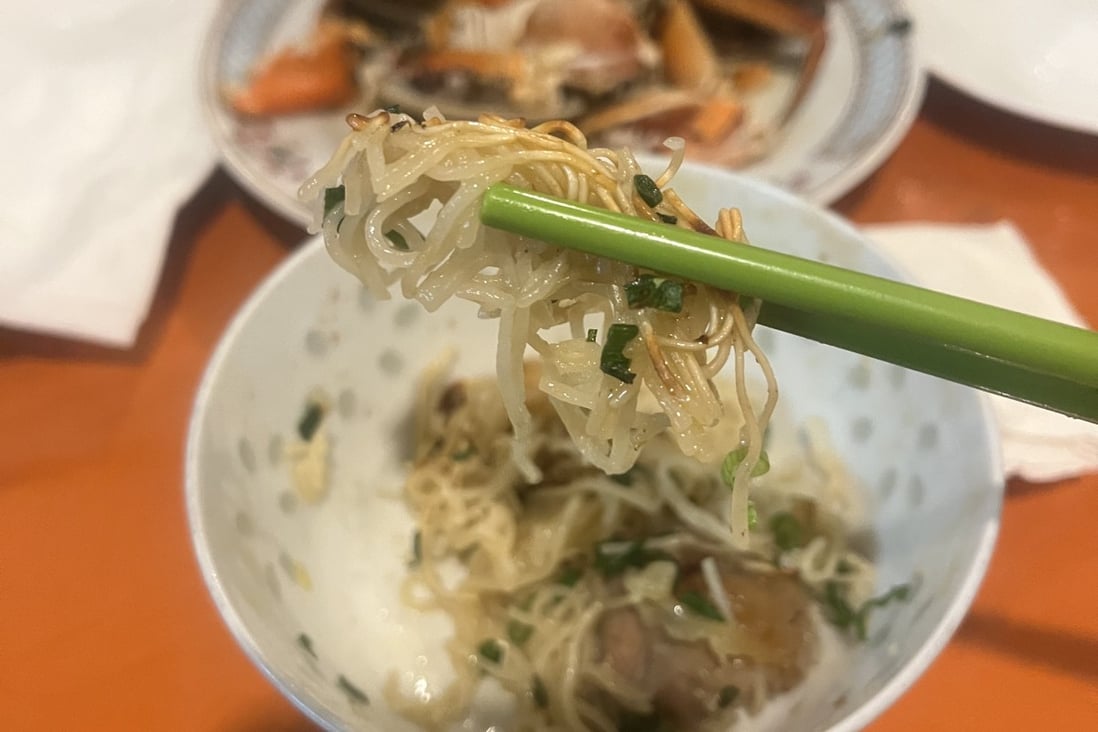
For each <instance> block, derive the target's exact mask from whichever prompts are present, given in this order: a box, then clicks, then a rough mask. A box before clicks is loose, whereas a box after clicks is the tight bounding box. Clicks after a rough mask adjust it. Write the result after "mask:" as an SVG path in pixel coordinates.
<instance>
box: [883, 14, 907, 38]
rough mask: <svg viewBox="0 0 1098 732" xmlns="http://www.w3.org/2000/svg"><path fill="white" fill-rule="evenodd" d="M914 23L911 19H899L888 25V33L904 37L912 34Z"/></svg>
mask: <svg viewBox="0 0 1098 732" xmlns="http://www.w3.org/2000/svg"><path fill="white" fill-rule="evenodd" d="M912 25H913V24H912V22H911V19H910V18H897V19H896V20H894V21H892V22H891V23H889V24H888V32H889V33H895V34H896V35H898V36H904V35H907V34H908V33H910V32H911V26H912Z"/></svg>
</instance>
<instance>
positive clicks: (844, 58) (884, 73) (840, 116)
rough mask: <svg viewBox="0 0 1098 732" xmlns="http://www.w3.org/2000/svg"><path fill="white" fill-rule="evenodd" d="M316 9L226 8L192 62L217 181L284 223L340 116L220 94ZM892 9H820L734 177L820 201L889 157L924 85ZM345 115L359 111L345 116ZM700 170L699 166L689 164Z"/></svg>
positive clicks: (255, 0)
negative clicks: (792, 104) (266, 109)
mask: <svg viewBox="0 0 1098 732" xmlns="http://www.w3.org/2000/svg"><path fill="white" fill-rule="evenodd" d="M316 7H317V5H316V3H315V2H310V3H300V2H298V3H294V2H290V0H227V1H226V2H225V3H224V5H223V6H222V9H221V12H220V13H219V14H218V17H217V18H216V20H215V21H214V23H213V25H212V27H211V29H210V33H209V36H208V38H207V42H206V48H205V49H204V53H203V60H202V64H203V69H202V80H203V81H202V85H203V96H204V106H205V111H206V119H207V122H208V123H209V126H210V129H211V132H212V134H213V137H214V140H215V141H216V143H217V146H218V148H219V149H220V151H221V154H222V156H223V158H224V160H225V163H226V167H227V168H228V170H229V172H230V173H231V174H232V175H233V177H234V178H236V179H237V181H238V182H240V183H241V185H243V186H244V187H245V188H247V189H248V190H249V191H250V192H251V193H252V194H253V195H255V196H256V197H257V198H259V199H260V200H261V201H263V202H264V203H265V204H267V205H268V206H270V207H271V208H273V209H274V210H276V211H278V212H279V213H280V214H282V215H283V216H285V217H287V218H288V219H290V220H292V221H295V222H297V223H298V224H301V225H302V226H304V225H306V224H308V222H309V220H310V218H309V214H308V212H307V210H306V208H305V206H304V205H302V204H301V203H300V202H299V201H298V200H297V189H298V186H300V184H301V183H302V181H304V179H305V178H306V177H307V176H309V175H310V174H311V173H312V172H314V171H315V170H317V169H318V168H319V167H320V166H321V165H323V164H324V163H325V162H327V160H328V157H329V155H330V154H331V152H332V151H334V149H335V147H336V145H337V144H338V142H339V140H340V139H341V138H342V137H343V135H344V134H345V132H346V129H347V128H346V125H345V124H344V122H343V119H344V117H345V116H346V114H347V112H350V111H356V107H354V106H351V107H348V108H347V109H344V110H336V111H329V112H323V113H314V114H303V115H297V116H292V117H279V118H270V119H258V120H256V119H242V118H239V117H238V116H237V115H235V114H234V113H233V112H232V110H230V109H229V108H228V106H227V105H226V104H225V103H224V101H223V97H222V90H223V89H224V88H226V87H227V86H229V85H233V84H241V83H242V82H243V81H244V80H245V79H246V78H247V74H248V72H249V70H250V69H251V68H252V66H253V65H254V63H255V62H256V60H257V59H259V58H262V57H263V56H264V55H265V54H267V53H270V52H272V51H274V50H275V49H278V48H281V47H283V46H284V45H285V44H286V42H287V41H288V40H289V39H293V38H295V37H300V36H302V35H303V34H304V33H305V32H307V31H308V30H309V29H311V27H312V22H313V18H314V17H315V12H316ZM906 18H907V13H906V10H905V8H904V6H903V4H902V3H901V2H899V0H884V1H882V0H832V2H831V3H830V5H829V10H828V48H827V51H826V52H825V54H824V57H823V59H822V61H821V64H820V67H819V71H818V74H817V77H816V79H815V81H814V82H813V85H812V87H811V89H810V90H809V92H808V93H807V95H806V96H805V98H804V101H803V102H802V104H801V105H800V107H799V108H798V110H797V111H796V113H795V114H794V115H793V116H792V117H791V119H790V120H789V121H788V122H787V123H786V125H785V126H784V128H783V129H782V131H781V132H780V137H779V140H778V141H777V143H776V144H775V145H774V147H773V149H772V150H771V152H770V153H769V154H768V155H767V156H766V157H764V158H763V159H761V160H759V161H757V162H756V163H754V164H752V165H750V166H748V167H747V168H744V169H743V171H742V172H744V173H747V174H749V175H753V176H756V177H759V178H761V179H763V180H766V181H767V182H770V183H773V184H776V185H778V186H780V187H782V188H785V189H787V190H790V191H792V192H794V193H797V194H799V195H802V196H804V197H805V198H808V199H810V200H812V201H814V202H816V203H821V204H828V203H831V202H832V201H834V200H836V199H837V198H839V197H840V196H842V195H843V194H844V193H846V192H847V191H849V190H851V189H852V188H853V187H854V186H856V185H858V184H859V183H861V182H862V181H863V180H864V179H865V178H866V177H868V176H869V174H870V173H872V172H873V171H874V170H876V168H877V167H878V166H880V165H881V163H883V162H884V160H885V159H886V158H887V157H888V156H889V155H890V154H891V152H892V151H893V150H894V149H895V147H896V146H897V145H898V144H899V142H900V140H901V139H903V136H904V134H905V133H906V132H907V130H908V128H909V127H910V126H911V123H912V122H913V121H914V119H915V116H916V114H917V113H918V110H919V106H920V104H921V102H922V96H923V90H924V77H923V73H922V70H921V67H920V66H919V65H918V63H917V59H916V54H915V52H914V44H913V41H912V37H911V33H910V28H908V27H907V26H906V25H905V24H904V23H903V22H902V21H903V20H904V19H906ZM357 111H362V110H361V109H357ZM699 162H704V161H699Z"/></svg>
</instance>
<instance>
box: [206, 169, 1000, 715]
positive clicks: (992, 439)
mask: <svg viewBox="0 0 1098 732" xmlns="http://www.w3.org/2000/svg"><path fill="white" fill-rule="evenodd" d="M653 169H654V168H653ZM675 187H676V189H677V190H678V191H679V192H680V194H681V195H682V196H683V198H684V199H685V200H686V201H688V202H690V203H691V205H693V206H694V207H695V208H696V209H697V210H698V211H699V212H700V213H701V214H702V215H703V216H704V217H706V218H709V219H710V220H712V218H713V217H714V216H715V214H716V212H717V210H718V208H720V207H722V206H728V205H735V206H738V207H740V208H741V209H742V210H743V213H744V220H745V222H746V226H747V230H748V235H749V236H750V237H751V238H752V239H753V240H754V241H755V242H757V243H759V242H765V243H766V245H767V246H769V247H772V248H776V249H782V250H784V251H787V252H789V253H792V254H796V255H799V256H802V257H808V258H812V259H818V260H822V261H826V262H829V263H831V264H835V265H838V266H842V267H847V268H851V269H856V270H860V271H864V272H868V273H870V274H874V275H879V276H884V277H892V278H896V279H904V276H903V275H902V273H901V272H899V271H898V270H897V268H896V267H895V266H894V265H892V264H890V263H889V262H888V261H887V260H886V259H885V258H884V257H883V256H881V254H879V253H878V252H877V251H875V250H874V249H873V247H872V245H871V244H870V243H869V242H868V241H867V240H866V239H865V238H864V237H863V236H862V235H861V234H860V233H858V231H857V230H856V229H854V228H853V227H852V226H850V225H849V224H847V223H846V222H844V221H842V220H841V219H839V218H838V217H836V216H834V215H832V214H830V213H828V212H825V211H823V210H821V209H819V208H816V207H814V206H812V205H810V204H808V203H806V202H804V201H802V200H799V199H797V198H795V197H793V196H792V195H789V194H786V193H782V192H780V191H778V190H777V189H774V188H770V187H768V186H766V185H763V184H760V183H758V182H754V181H752V180H750V179H747V178H742V177H738V176H736V175H734V174H731V173H728V172H726V171H721V170H717V169H710V168H706V167H702V166H694V165H691V166H687V167H685V168H684V169H683V170H682V171H681V172H680V174H679V175H678V176H677V178H676V179H675ZM757 336H758V339H759V341H760V343H761V345H762V346H763V347H764V349H765V350H766V351H767V352H768V354H769V356H770V357H771V359H772V361H773V365H774V368H775V370H776V373H777V376H778V380H779V384H780V388H781V393H782V404H783V407H782V410H783V415H784V418H786V419H789V420H791V421H792V422H793V423H802V422H804V421H806V420H809V419H817V420H821V421H822V422H823V423H824V424H825V425H826V429H827V432H828V434H829V435H830V439H831V441H832V443H833V445H834V447H835V449H836V450H837V452H838V454H839V455H841V456H842V458H843V460H844V461H845V462H846V464H847V465H848V466H849V468H850V470H851V471H852V473H853V475H854V477H855V479H856V482H857V485H858V490H859V491H860V492H861V493H862V494H863V495H862V498H864V500H865V503H866V505H867V506H868V516H869V519H868V523H869V530H870V531H871V532H872V534H873V537H874V546H875V549H874V556H873V560H874V561H875V563H876V565H877V570H878V571H877V583H878V585H879V588H880V589H882V590H883V589H886V588H888V587H891V586H893V585H895V584H898V583H903V582H911V581H912V580H913V579H914V580H915V590H914V592H913V593H912V595H911V597H910V598H909V599H908V601H906V602H904V603H900V604H897V605H895V606H892V607H890V608H889V609H888V611H887V612H885V613H882V614H881V616H880V619H879V622H878V621H875V623H874V626H873V631H872V632H871V633H870V636H869V638H868V640H867V641H866V642H864V643H861V644H857V645H855V646H852V647H851V648H849V649H847V650H846V652H844V654H843V655H842V658H841V659H839V661H838V662H835V663H833V664H832V665H831V666H829V667H828V669H827V672H826V673H821V674H816V676H815V681H814V683H813V684H806V685H804V686H803V687H802V688H799V689H798V690H796V691H794V692H792V693H790V694H787V695H786V697H784V698H782V699H779V700H776V701H775V702H773V703H772V704H771V705H770V707H768V708H767V709H766V710H764V712H763V714H762V715H760V716H759V717H757V718H753V719H750V720H744V723H743V724H738V725H737V729H751V728H754V729H781V730H825V729H826V730H853V729H859V728H861V727H864V726H865V725H866V724H868V723H869V721H871V720H872V719H873V718H874V717H876V716H877V715H878V714H880V713H881V712H882V711H883V710H884V709H885V708H886V707H887V706H888V705H889V704H890V703H891V702H893V701H894V700H895V699H896V698H897V697H898V696H899V695H900V694H902V693H903V692H904V690H905V689H907V688H908V687H909V686H910V685H911V684H912V683H913V682H914V680H915V679H916V678H917V677H918V676H919V675H920V674H921V673H922V672H923V671H924V670H925V669H926V668H927V666H928V665H929V664H930V663H931V661H932V660H933V659H934V657H935V656H936V655H937V654H938V653H939V651H940V650H941V649H942V648H943V647H944V645H945V644H946V643H947V642H948V640H949V638H950V636H951V634H952V633H953V631H954V630H955V629H956V627H957V626H958V624H959V623H960V622H961V619H962V618H963V616H964V614H965V613H966V611H967V609H968V607H969V605H970V603H971V601H972V598H973V596H974V595H975V592H976V590H977V587H978V585H979V583H980V580H981V579H982V577H983V574H984V571H985V569H986V567H987V564H988V561H989V559H990V555H991V552H992V548H993V545H994V542H995V536H996V532H997V529H998V521H999V512H1000V508H1001V502H1002V491H1003V477H1002V467H1001V464H1000V459H999V452H998V441H997V439H998V438H997V434H996V431H995V428H994V426H993V422H992V420H991V419H990V417H989V412H988V410H987V408H986V405H985V403H984V399H983V398H982V397H981V396H980V395H979V394H977V393H976V392H973V391H971V390H969V389H966V388H963V387H961V386H958V385H955V384H951V383H948V382H945V381H942V380H939V379H936V378H932V377H929V376H926V375H923V374H919V373H915V372H912V371H907V370H905V369H902V368H900V367H897V366H893V365H890V364H887V363H883V362H879V361H875V360H872V359H868V358H865V357H863V356H859V355H856V354H852V353H848V352H845V351H841V350H838V349H834V348H830V347H826V346H822V345H820V344H817V343H813V342H811V341H808V340H804V339H800V338H797V337H794V336H790V335H787V334H783V333H779V332H774V331H769V330H767V329H765V328H761V327H760V328H759V329H758V330H757ZM495 339H496V324H495V322H494V321H491V320H484V319H479V318H477V317H476V310H475V307H473V306H472V305H470V304H468V303H465V302H461V301H453V302H450V303H447V304H445V305H444V306H443V307H442V308H440V309H439V310H438V311H437V312H434V313H427V312H425V311H424V310H423V308H422V307H421V306H420V305H419V304H417V303H414V302H408V301H405V300H402V299H400V298H399V297H394V298H393V299H389V300H378V299H376V298H374V297H373V296H371V295H370V294H369V293H368V292H366V291H365V290H364V289H363V288H362V286H361V285H360V284H359V283H358V282H357V281H356V280H354V279H353V278H352V277H351V276H350V275H348V274H346V273H345V272H343V271H342V270H340V269H339V268H338V267H337V266H336V265H335V264H334V263H333V262H332V261H331V260H330V259H329V258H328V257H327V255H326V253H325V251H324V246H323V243H322V242H320V241H319V240H312V241H310V242H308V243H307V244H306V245H304V246H302V247H301V248H300V249H298V250H297V251H296V252H295V253H294V254H292V255H291V256H290V257H289V258H288V259H287V260H286V261H285V262H284V263H283V264H282V265H281V266H280V267H279V268H278V269H277V270H276V271H275V272H274V273H273V274H272V275H271V276H270V277H269V278H268V279H267V280H266V281H265V282H264V283H263V284H262V285H261V286H260V287H259V288H258V289H257V291H256V292H255V293H254V294H253V295H252V296H251V298H250V299H249V300H248V301H247V303H246V304H245V305H244V306H243V307H242V308H241V310H240V312H239V313H238V314H237V315H236V317H235V319H234V320H233V321H232V323H231V325H230V326H229V327H228V329H227V331H226V332H225V334H224V336H223V337H222V339H221V342H220V344H219V346H218V347H217V349H216V351H215V353H214V355H213V356H212V358H211V360H210V363H209V366H208V368H207V370H206V373H205V376H204V378H203V380H202V384H201V386H200V388H199V391H198V394H197V397H196V401H195V406H194V411H193V416H192V421H191V425H190V431H189V437H188V444H187V451H186V461H185V463H186V464H185V492H186V505H187V511H188V515H189V520H190V527H191V535H192V538H193V543H194V548H195V552H196V555H197V558H198V563H199V565H200V568H201V570H202V573H203V575H204V576H205V579H206V583H207V586H208V589H209V591H210V594H211V596H212V598H213V600H214V603H215V604H216V606H217V609H218V610H219V612H220V613H221V615H222V617H223V618H224V621H225V623H226V624H227V625H228V627H229V629H230V630H231V631H232V633H233V635H234V636H235V638H236V640H237V641H238V642H239V644H240V646H241V648H242V649H243V650H244V652H245V653H246V654H247V655H248V656H249V657H250V658H251V659H252V660H253V661H254V662H255V664H256V665H257V666H258V667H259V668H260V669H261V670H262V671H263V672H264V673H265V674H266V675H267V676H268V677H269V678H270V680H271V681H272V682H273V683H274V684H275V685H276V686H277V687H278V688H279V689H280V690H282V691H283V692H284V693H285V694H286V695H287V696H288V697H289V698H290V699H291V700H293V701H294V703H295V704H297V705H298V706H299V707H300V708H301V709H302V710H303V711H304V712H305V713H306V714H308V715H309V716H310V717H311V718H312V719H313V720H315V721H316V722H317V723H319V724H320V725H322V726H324V727H326V728H329V729H348V730H349V729H364V730H385V731H387V732H389V731H392V732H400V731H401V730H413V729H415V728H414V727H413V726H411V725H409V724H408V723H407V722H406V721H405V720H403V719H402V718H400V717H399V716H397V715H396V714H394V713H393V712H392V711H391V710H390V709H389V708H388V707H387V705H386V703H385V695H384V693H383V691H382V689H383V688H384V686H385V684H386V680H387V679H388V678H389V677H390V674H393V673H396V674H397V676H396V678H397V679H398V681H401V683H406V682H408V681H409V680H412V679H414V678H417V674H420V673H426V672H437V674H440V675H441V677H445V669H439V668H438V664H445V657H444V654H443V652H442V645H443V643H444V641H445V639H446V636H447V633H448V625H447V621H446V619H445V618H443V617H438V616H435V615H431V614H424V613H419V612H417V611H413V610H411V609H408V608H406V607H404V606H403V605H401V603H400V600H399V586H400V582H401V578H402V577H403V575H404V572H405V571H406V565H407V562H408V559H409V556H410V537H411V535H412V524H411V519H410V517H409V515H408V514H407V512H406V510H405V509H404V507H403V504H402V503H401V501H400V497H399V496H400V487H401V483H402V479H403V476H404V474H405V470H406V466H407V463H408V460H409V459H410V411H411V404H412V399H413V395H414V393H415V388H416V383H417V380H418V378H419V376H420V374H421V372H422V370H423V369H424V368H425V366H426V365H427V364H429V363H430V362H431V361H432V360H433V359H435V358H437V357H438V356H439V355H440V354H441V353H442V352H443V351H445V350H446V349H453V350H454V352H455V353H456V354H457V361H456V366H455V376H458V377H460V376H466V375H486V374H491V373H492V372H493V369H494V358H495V345H496V340H495ZM312 402H315V403H318V404H322V405H323V406H324V411H323V415H324V416H323V422H322V424H321V425H320V427H319V429H321V430H323V435H324V441H325V449H326V450H327V452H326V454H325V455H323V456H321V458H322V462H323V464H324V466H325V469H326V475H325V476H324V480H323V485H321V486H319V488H317V491H318V492H316V493H315V494H302V493H301V491H300V490H297V489H296V488H295V476H294V473H293V468H294V465H295V461H297V460H298V458H300V455H301V453H300V450H301V449H302V445H301V444H299V443H300V442H301V437H300V435H299V434H298V430H299V429H300V426H301V425H300V423H301V420H302V414H303V409H304V410H307V409H308V406H307V405H308V404H310V403H312ZM295 450H297V451H298V452H295ZM295 456H296V457H295ZM496 711H497V710H496V709H495V707H494V706H493V705H492V704H486V705H481V706H479V707H475V708H474V709H473V710H472V712H471V717H470V722H469V726H468V727H466V729H489V728H491V725H492V724H493V722H494V719H495V718H494V716H493V715H494V714H496ZM497 729H506V727H505V726H500V727H497Z"/></svg>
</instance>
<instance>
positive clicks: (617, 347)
mask: <svg viewBox="0 0 1098 732" xmlns="http://www.w3.org/2000/svg"><path fill="white" fill-rule="evenodd" d="M639 332H640V328H638V327H637V326H635V325H632V324H630V323H614V324H613V325H611V326H610V328H609V329H608V330H607V331H606V343H605V344H604V345H603V347H602V357H601V358H600V359H599V368H600V369H602V372H603V373H604V374H607V375H608V376H613V377H614V378H616V379H618V380H619V381H624V382H625V383H626V384H632V383H633V379H635V378H636V376H637V375H636V374H634V373H633V372H632V371H630V370H629V364H630V360H629V358H628V357H627V356H626V355H625V353H624V350H625V347H626V346H627V345H628V344H629V341H631V340H633V339H634V338H636V337H637V334H638V333H639Z"/></svg>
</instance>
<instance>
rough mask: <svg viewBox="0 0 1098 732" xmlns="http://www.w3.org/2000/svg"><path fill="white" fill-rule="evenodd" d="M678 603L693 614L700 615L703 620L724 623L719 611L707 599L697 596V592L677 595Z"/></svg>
mask: <svg viewBox="0 0 1098 732" xmlns="http://www.w3.org/2000/svg"><path fill="white" fill-rule="evenodd" d="M679 602H681V603H682V604H683V606H684V607H686V608H688V609H689V610H692V611H693V612H694V613H696V614H698V615H701V616H702V617H703V618H709V619H710V620H719V621H720V622H722V623H723V622H724V616H723V615H721V611H720V610H718V609H717V608H716V607H714V606H713V603H711V602H709V600H708V599H706V598H705V597H703V596H702V595H700V594H698V593H697V592H692V591H691V592H684V593H682V594H681V595H679Z"/></svg>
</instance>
